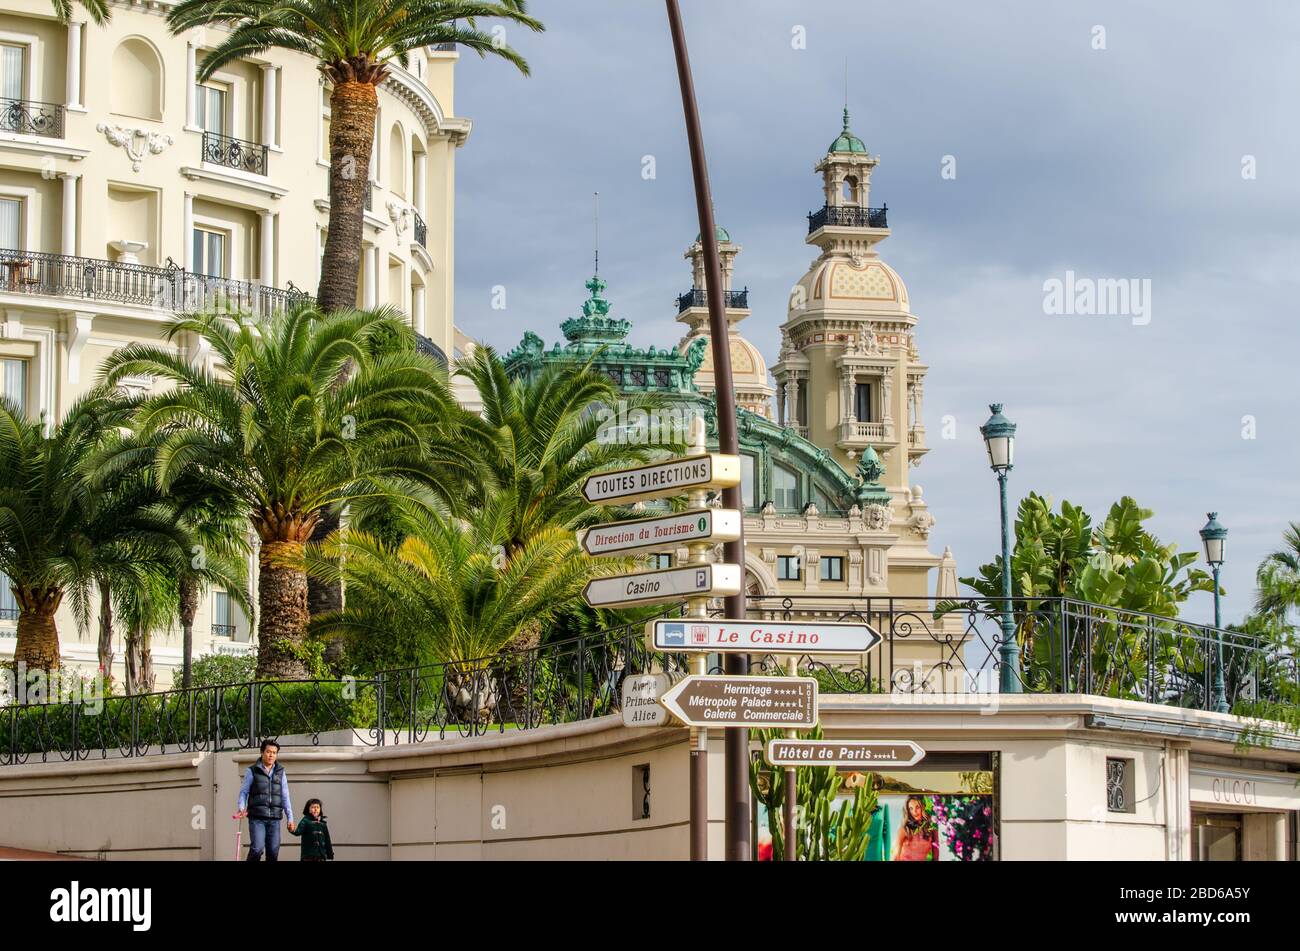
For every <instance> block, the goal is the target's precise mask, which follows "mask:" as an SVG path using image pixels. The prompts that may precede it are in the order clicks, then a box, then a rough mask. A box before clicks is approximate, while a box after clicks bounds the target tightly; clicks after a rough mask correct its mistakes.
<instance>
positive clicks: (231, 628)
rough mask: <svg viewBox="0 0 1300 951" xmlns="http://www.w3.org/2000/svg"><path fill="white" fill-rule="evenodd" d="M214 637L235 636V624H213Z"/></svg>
mask: <svg viewBox="0 0 1300 951" xmlns="http://www.w3.org/2000/svg"><path fill="white" fill-rule="evenodd" d="M212 636H213V637H234V636H235V625H233V624H214V625H212Z"/></svg>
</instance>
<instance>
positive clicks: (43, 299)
mask: <svg viewBox="0 0 1300 951" xmlns="http://www.w3.org/2000/svg"><path fill="white" fill-rule="evenodd" d="M111 8H112V14H113V15H112V18H111V20H110V21H109V22H108V23H107V24H106V25H104V26H96V25H94V24H93V23H90V22H86V20H85V14H84V11H82V10H81V9H80V8H79V7H78V8H74V17H73V22H71V23H69V24H62V23H60V22H58V20H57V19H55V18H54V16H53V11H52V6H51V4H50V3H49V2H48V0H2V2H0V392H3V394H4V395H5V396H7V397H9V398H10V399H13V400H17V401H18V402H20V403H21V404H22V405H23V406H24V407H25V408H26V410H27V411H28V413H29V414H31V415H32V416H34V417H35V416H39V415H41V414H45V416H46V418H47V419H50V420H53V419H56V418H59V417H61V416H62V415H63V414H64V413H65V412H66V411H67V409H68V407H69V406H70V405H71V404H72V403H73V401H74V400H75V399H76V398H77V397H78V396H79V395H80V394H81V393H82V392H84V391H85V390H86V389H87V388H88V387H90V386H91V385H93V384H94V383H95V382H96V380H97V378H98V374H99V367H100V365H101V364H102V362H103V360H104V359H105V358H106V357H107V356H108V355H109V354H111V353H113V352H114V351H115V350H117V349H119V348H121V347H123V346H125V345H127V344H129V343H132V342H137V341H147V342H150V343H154V344H160V345H164V346H169V347H173V348H174V349H176V350H178V351H179V352H181V353H182V355H184V356H186V357H187V358H188V359H191V360H207V359H209V357H208V355H206V354H204V353H202V352H200V350H199V349H198V348H197V347H195V346H194V345H193V342H192V341H184V340H182V341H177V342H175V344H168V343H166V341H164V339H163V337H164V332H165V328H166V325H167V322H168V319H169V318H170V316H171V314H172V313H173V312H174V311H175V310H177V309H193V308H201V307H204V306H207V305H215V304H222V305H226V306H228V305H229V304H230V303H231V302H234V303H236V304H238V305H239V306H241V307H244V308H247V309H249V310H251V311H252V312H253V313H255V314H267V313H270V312H273V311H275V310H278V309H280V308H283V307H284V306H286V305H287V304H289V303H291V302H293V301H294V300H295V299H298V298H300V297H301V296H303V295H307V294H314V293H315V290H316V286H317V282H318V280H319V277H320V254H321V250H322V248H323V247H324V239H325V234H326V229H327V225H328V216H329V178H328V171H329V168H328V153H329V146H328V133H329V91H328V88H327V87H326V86H325V85H324V82H323V80H322V78H321V77H320V74H319V72H318V71H317V69H316V63H315V61H314V60H313V59H311V58H310V57H307V56H304V55H300V54H296V53H290V52H286V51H279V50H271V51H267V52H266V53H264V54H263V55H261V56H258V57H250V58H247V59H243V60H240V61H238V62H236V63H232V64H230V65H228V66H225V67H223V68H221V69H220V70H219V71H218V72H217V74H216V75H215V76H213V78H212V79H211V80H209V81H206V82H204V83H202V84H199V83H196V82H195V81H194V76H195V70H196V67H197V66H198V64H200V63H201V62H202V61H203V58H204V56H205V55H206V54H207V51H208V50H210V49H211V48H213V46H214V45H215V44H216V43H217V42H219V39H220V35H221V34H220V32H219V31H217V30H213V29H209V30H194V31H190V32H188V33H186V34H183V35H176V36H173V35H172V34H171V33H170V32H169V30H168V28H167V24H166V19H165V18H166V14H167V12H168V9H169V8H170V4H169V3H168V2H165V0H164V2H152V3H149V4H128V3H119V2H113V3H111ZM458 58H459V56H458V54H457V53H456V52H455V50H454V49H427V50H425V51H423V52H422V54H420V55H414V56H412V58H411V64H410V69H409V70H404V69H402V68H400V67H398V66H397V65H396V64H394V66H393V69H392V74H391V76H390V77H389V78H387V79H386V80H385V81H384V83H383V84H382V85H381V87H380V89H379V114H378V121H377V128H376V136H375V149H374V158H373V160H372V162H371V167H370V171H369V179H370V185H369V201H368V204H367V209H366V212H365V225H366V227H365V241H366V243H365V246H364V248H363V256H362V262H363V267H362V274H361V280H360V287H359V291H358V299H357V303H358V304H359V305H362V306H377V305H389V306H392V307H395V308H397V309H399V310H401V311H402V312H403V313H405V314H407V315H408V317H409V319H410V321H411V324H412V326H413V327H414V329H415V330H416V331H417V332H418V333H420V334H422V335H423V336H424V337H426V338H427V339H428V343H430V344H432V346H433V347H436V348H437V352H438V353H440V354H442V355H451V354H453V353H454V352H455V344H456V339H455V331H454V328H453V323H452V314H453V304H454V301H453V273H454V263H455V262H454V256H453V221H454V213H455V155H456V150H457V148H458V147H459V146H460V145H462V144H463V143H464V142H465V139H466V137H467V135H468V134H469V129H470V122H469V121H468V120H467V119H464V118H460V117H457V116H456V115H455V112H454V104H453V103H454V100H453V86H454V71H455V64H456V61H457V60H458ZM128 385H129V386H133V387H135V388H138V389H139V390H141V391H148V390H150V389H152V388H153V386H154V381H152V380H150V379H144V378H142V379H139V380H133V381H129V383H128ZM16 617H17V609H16V605H15V604H14V603H13V599H12V595H11V594H10V592H9V590H8V585H7V584H0V658H3V657H6V656H12V651H13V646H14V627H15V622H16ZM58 622H59V630H60V635H61V638H62V639H63V653H64V657H65V659H66V661H68V662H70V663H72V664H75V665H94V664H95V663H96V655H95V644H94V635H93V624H92V627H91V630H90V631H86V632H78V630H77V627H76V624H75V623H74V621H73V618H72V617H71V616H70V614H69V613H68V612H67V610H66V609H65V610H63V611H61V612H60V615H59V617H58ZM251 626H252V624H251V621H250V619H249V618H247V617H244V616H243V615H242V614H241V613H240V612H239V610H238V608H237V607H236V606H235V605H233V604H232V603H231V602H230V599H229V598H227V597H226V596H225V594H224V592H219V591H218V592H212V593H211V594H210V595H208V596H207V598H206V599H205V603H203V604H202V605H201V606H200V611H199V615H198V618H197V619H196V625H195V655H196V656H198V655H201V654H204V653H210V652H213V651H232V652H242V650H244V649H245V647H244V645H245V644H246V642H247V641H248V640H249V637H250V628H251ZM154 655H155V664H156V667H157V670H158V673H159V686H160V687H162V686H165V685H166V682H167V681H168V680H169V679H170V668H171V667H172V666H175V665H176V664H178V663H179V659H180V635H179V632H178V631H172V632H168V633H167V634H164V635H158V634H156V635H155V638H154ZM117 656H118V657H119V658H120V657H122V656H123V652H122V651H121V650H119V651H118V652H117Z"/></svg>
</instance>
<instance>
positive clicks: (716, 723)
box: [659, 674, 817, 730]
mask: <svg viewBox="0 0 1300 951" xmlns="http://www.w3.org/2000/svg"><path fill="white" fill-rule="evenodd" d="M659 702H660V703H662V704H663V705H664V707H665V708H666V709H667V710H668V712H669V713H671V714H672V715H673V716H675V717H676V718H677V719H679V720H681V721H682V722H683V723H685V724H686V725H687V726H698V727H726V726H738V727H748V726H753V727H773V728H776V729H782V730H805V729H812V728H813V727H815V726H816V725H817V681H815V680H813V679H812V678H811V677H735V676H727V675H725V674H724V675H714V674H691V675H690V676H689V677H686V678H685V679H683V680H682V681H681V682H680V683H678V684H677V685H676V686H674V687H673V688H672V689H671V690H669V691H668V692H667V693H665V694H664V695H663V696H662V697H660V698H659Z"/></svg>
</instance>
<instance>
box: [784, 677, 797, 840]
mask: <svg viewBox="0 0 1300 951" xmlns="http://www.w3.org/2000/svg"><path fill="white" fill-rule="evenodd" d="M785 663H786V673H787V674H789V675H790V676H791V677H798V676H799V658H798V656H796V655H791V656H790V657H789V658H788V659H787V660H786V662H785ZM785 735H786V736H787V737H789V738H790V739H792V740H793V739H796V738H797V737H798V736H799V733H798V731H796V730H786V732H785ZM798 775H799V774H798V773H797V772H796V768H795V767H794V766H787V767H786V768H785V860H786V861H787V862H797V861H799V853H798V848H797V845H796V842H795V839H796V838H797V832H796V830H795V817H796V813H797V810H798V808H799V782H798Z"/></svg>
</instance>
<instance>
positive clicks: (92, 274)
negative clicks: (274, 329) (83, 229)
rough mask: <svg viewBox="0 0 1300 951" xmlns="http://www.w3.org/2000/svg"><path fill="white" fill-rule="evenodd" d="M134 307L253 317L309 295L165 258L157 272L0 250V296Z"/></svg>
mask: <svg viewBox="0 0 1300 951" xmlns="http://www.w3.org/2000/svg"><path fill="white" fill-rule="evenodd" d="M15 292H16V293H20V294H32V295H35V296H41V297H64V298H81V299H90V300H104V301H113V302H115V303H119V304H139V305H142V306H145V307H156V308H159V309H162V310H166V311H171V312H176V311H193V310H209V309H222V308H224V309H227V310H238V311H247V312H250V313H252V314H254V315H255V316H258V317H266V316H269V315H270V314H273V313H276V312H279V311H282V310H284V309H286V308H287V307H289V306H291V305H293V304H294V303H298V302H301V301H307V300H310V299H311V298H310V296H309V295H308V294H307V293H306V292H305V291H301V290H299V289H298V288H296V287H294V286H293V284H292V283H290V284H289V285H288V287H287V288H278V287H266V286H264V285H262V284H254V283H253V282H252V281H237V280H234V279H232V278H228V277H211V276H208V275H206V274H195V273H194V272H193V271H187V270H185V269H184V268H183V267H181V266H180V265H178V264H176V263H175V262H174V261H172V259H171V258H168V259H167V263H166V264H165V265H164V266H162V267H153V266H151V265H147V264H127V263H124V262H122V261H105V260H101V259H99V258H82V257H74V256H72V255H68V254H47V253H44V252H39V251H15V250H12V249H4V248H0V293H15Z"/></svg>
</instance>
